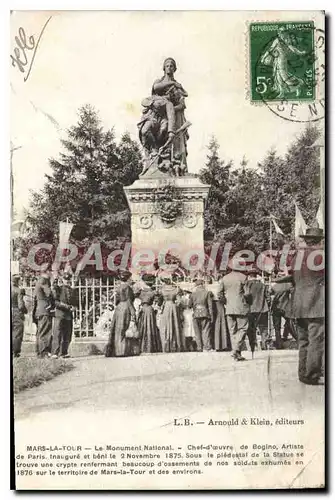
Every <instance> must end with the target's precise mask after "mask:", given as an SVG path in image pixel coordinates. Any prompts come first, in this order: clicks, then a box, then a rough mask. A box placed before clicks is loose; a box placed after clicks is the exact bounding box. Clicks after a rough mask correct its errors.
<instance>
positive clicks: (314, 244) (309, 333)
mask: <svg viewBox="0 0 335 500" xmlns="http://www.w3.org/2000/svg"><path fill="white" fill-rule="evenodd" d="M300 237H301V238H302V239H303V240H304V241H305V243H306V247H304V248H300V249H298V252H297V255H296V257H295V259H294V260H293V263H292V274H291V275H290V276H286V277H282V278H279V279H277V280H276V282H277V283H285V282H291V283H292V284H293V292H292V296H291V304H290V311H289V314H288V316H289V317H291V318H296V324H297V334H298V343H299V367H298V376H299V380H300V382H302V383H304V384H307V385H319V384H322V383H323V380H322V378H323V377H322V365H323V355H324V333H325V331H324V316H325V311H324V293H325V286H324V285H325V277H324V250H323V247H322V246H321V241H322V240H323V237H324V236H323V231H322V229H319V228H316V227H310V228H307V229H306V234H304V235H301V236H300Z"/></svg>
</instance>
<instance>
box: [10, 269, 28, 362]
mask: <svg viewBox="0 0 335 500" xmlns="http://www.w3.org/2000/svg"><path fill="white" fill-rule="evenodd" d="M19 283H20V276H18V275H14V276H12V286H11V306H12V350H13V355H14V357H15V358H18V357H20V354H21V346H22V340H23V332H24V315H25V314H27V309H26V306H25V303H24V299H23V297H24V295H25V291H24V290H23V289H21V288H20V287H19Z"/></svg>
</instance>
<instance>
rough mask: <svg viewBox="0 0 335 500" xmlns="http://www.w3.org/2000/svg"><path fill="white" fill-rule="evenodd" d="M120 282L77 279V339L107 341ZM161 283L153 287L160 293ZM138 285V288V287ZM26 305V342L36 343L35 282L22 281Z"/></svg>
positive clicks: (177, 279)
mask: <svg viewBox="0 0 335 500" xmlns="http://www.w3.org/2000/svg"><path fill="white" fill-rule="evenodd" d="M173 281H174V282H175V283H176V284H177V285H180V284H181V283H186V282H189V281H190V278H189V277H187V276H176V277H175V278H174V279H173ZM118 284H119V281H118V280H116V279H115V278H111V277H104V278H87V277H85V278H78V279H77V280H73V282H72V288H73V289H74V291H75V293H76V295H77V304H78V307H77V308H76V309H75V311H74V321H73V335H74V338H78V339H80V338H87V339H93V338H97V337H101V338H107V337H108V332H109V326H110V322H111V320H112V317H113V311H114V308H115V305H116V289H117V286H118ZM161 285H162V282H161V281H160V278H159V276H157V278H156V283H155V285H154V288H155V289H156V290H158V291H159V290H160V288H161ZM135 286H136V285H135ZM22 288H24V289H25V292H26V294H25V304H26V307H27V311H28V313H27V314H26V316H25V327H24V340H34V339H35V337H36V325H35V324H34V323H33V321H32V311H33V305H34V293H35V282H34V281H32V280H23V284H22Z"/></svg>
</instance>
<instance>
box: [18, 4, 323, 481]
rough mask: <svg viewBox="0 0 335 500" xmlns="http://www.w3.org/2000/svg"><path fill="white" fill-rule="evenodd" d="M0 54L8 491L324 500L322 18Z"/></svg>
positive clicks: (79, 33) (35, 39)
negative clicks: (6, 184) (312, 496)
mask: <svg viewBox="0 0 335 500" xmlns="http://www.w3.org/2000/svg"><path fill="white" fill-rule="evenodd" d="M10 44H11V46H10V61H9V62H10V89H11V90H10V91H11V132H10V139H11V142H10V168H11V192H12V226H11V227H12V231H11V308H12V310H11V356H12V377H13V378H12V381H13V401H14V431H15V432H14V437H13V446H14V453H13V467H14V468H13V470H14V473H13V480H12V488H13V489H16V490H248V489H249V490H254V489H260V490H262V489H292V488H293V489H303V488H317V489H324V488H325V487H326V480H325V386H324V383H325V382H324V380H325V305H324V288H325V283H324V282H325V278H324V273H325V269H324V267H325V262H324V234H325V224H324V206H325V203H324V200H325V181H324V179H325V79H326V71H327V68H326V59H325V46H326V39H325V14H324V12H322V11H52V12H48V11H13V12H11V15H10Z"/></svg>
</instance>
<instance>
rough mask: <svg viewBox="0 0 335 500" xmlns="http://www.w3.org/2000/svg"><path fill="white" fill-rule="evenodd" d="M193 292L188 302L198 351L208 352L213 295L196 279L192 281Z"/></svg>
mask: <svg viewBox="0 0 335 500" xmlns="http://www.w3.org/2000/svg"><path fill="white" fill-rule="evenodd" d="M194 284H195V290H194V291H193V292H192V294H191V296H190V300H189V304H188V305H189V307H190V308H192V309H193V327H194V333H195V337H196V343H197V350H198V351H203V350H205V351H210V350H211V349H212V345H211V325H212V324H213V322H214V310H213V295H212V293H211V292H209V291H208V290H206V288H205V284H204V280H203V279H201V278H197V279H196V280H195V281H194Z"/></svg>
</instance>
